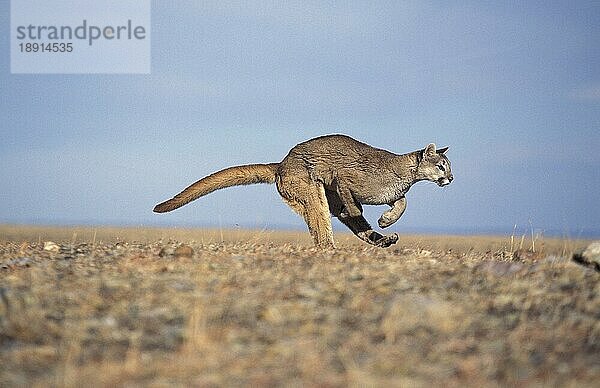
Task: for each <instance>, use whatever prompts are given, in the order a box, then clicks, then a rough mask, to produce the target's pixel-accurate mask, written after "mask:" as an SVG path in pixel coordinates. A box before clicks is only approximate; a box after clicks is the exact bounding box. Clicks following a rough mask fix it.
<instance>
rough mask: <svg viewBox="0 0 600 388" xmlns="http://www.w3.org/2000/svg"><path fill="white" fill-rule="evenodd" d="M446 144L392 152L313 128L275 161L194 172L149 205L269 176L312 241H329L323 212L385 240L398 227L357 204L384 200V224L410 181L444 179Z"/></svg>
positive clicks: (391, 239)
mask: <svg viewBox="0 0 600 388" xmlns="http://www.w3.org/2000/svg"><path fill="white" fill-rule="evenodd" d="M447 150H448V147H445V148H441V149H437V150H436V148H435V144H429V145H428V146H427V147H425V149H423V150H419V151H414V152H410V153H408V154H404V155H396V154H394V153H391V152H388V151H385V150H381V149H378V148H374V147H371V146H370V145H368V144H365V143H361V142H359V141H357V140H354V139H352V138H351V137H349V136H345V135H328V136H321V137H317V138H314V139H311V140H308V141H306V142H304V143H300V144H298V145H297V146H295V147H294V148H292V149H291V151H290V152H289V153H288V155H287V156H286V157H285V158H284V159H283V160H282V161H281V163H270V164H250V165H246V166H237V167H230V168H226V169H224V170H221V171H218V172H216V173H214V174H211V175H209V176H207V177H205V178H202V179H200V180H199V181H198V182H196V183H194V184H192V185H191V186H189V187H188V188H186V189H185V190H183V191H182V192H181V193H179V194H177V195H176V196H175V197H173V198H172V199H169V200H168V201H165V202H163V203H160V204H158V205H156V207H155V208H154V211H155V212H157V213H164V212H168V211H171V210H174V209H177V208H178V207H181V206H183V205H185V204H186V203H188V202H191V201H193V200H195V199H197V198H200V197H202V196H204V195H206V194H209V193H212V192H213V191H215V190H218V189H222V188H225V187H231V186H237V185H248V184H251V183H275V184H276V185H277V191H278V192H279V194H280V195H281V197H282V198H283V200H284V201H285V202H286V203H287V204H288V205H289V206H290V207H291V208H292V209H293V210H294V211H296V212H297V213H298V214H300V215H301V216H302V217H303V218H304V221H306V224H307V225H308V230H309V231H310V234H311V236H312V238H313V240H314V243H315V245H316V246H317V247H321V248H334V243H333V233H332V230H331V218H330V216H329V213H330V212H331V214H333V215H334V216H335V217H337V218H338V219H339V220H340V221H341V222H342V223H343V224H344V225H346V226H347V227H348V228H349V229H350V230H351V231H352V232H353V233H354V234H355V235H356V236H357V237H358V238H360V239H361V240H363V241H365V242H367V243H369V244H372V245H375V246H379V247H388V246H390V245H392V244H395V243H396V241H398V235H397V234H396V233H393V234H391V235H387V236H386V235H381V234H380V233H378V232H376V231H374V230H373V229H372V228H371V225H369V223H368V222H367V220H365V218H364V217H363V215H362V205H363V204H364V205H383V204H388V205H389V206H391V209H389V210H387V211H385V212H384V213H383V214H382V215H381V217H380V218H379V220H378V224H379V226H380V227H381V228H387V227H388V226H390V225H392V224H393V223H394V222H396V221H398V219H399V218H400V216H402V213H404V210H405V209H406V198H405V197H404V196H405V194H406V192H407V191H408V189H410V187H411V186H412V185H413V184H414V183H415V182H418V181H422V180H428V181H432V182H435V183H437V184H438V185H439V186H440V187H441V186H446V185H448V184H450V182H452V179H454V177H453V176H452V172H451V171H450V161H449V160H448V158H447V157H446V155H444V154H445V153H446V151H447Z"/></svg>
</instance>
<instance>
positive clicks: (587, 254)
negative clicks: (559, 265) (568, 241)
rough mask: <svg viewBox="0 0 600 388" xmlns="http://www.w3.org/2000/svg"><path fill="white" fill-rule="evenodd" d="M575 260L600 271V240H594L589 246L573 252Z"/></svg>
mask: <svg viewBox="0 0 600 388" xmlns="http://www.w3.org/2000/svg"><path fill="white" fill-rule="evenodd" d="M573 260H574V261H576V262H578V263H580V264H583V265H586V266H589V267H593V268H595V269H596V271H600V241H594V242H593V243H591V244H590V245H588V246H587V248H585V249H583V250H581V251H579V252H576V253H575V254H573Z"/></svg>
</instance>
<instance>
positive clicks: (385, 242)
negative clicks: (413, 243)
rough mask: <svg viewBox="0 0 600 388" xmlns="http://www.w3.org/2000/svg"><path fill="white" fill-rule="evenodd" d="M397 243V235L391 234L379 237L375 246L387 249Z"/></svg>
mask: <svg viewBox="0 0 600 388" xmlns="http://www.w3.org/2000/svg"><path fill="white" fill-rule="evenodd" d="M396 242H398V234H397V233H392V234H389V235H387V236H383V237H381V238H380V239H379V240H377V241H375V245H377V246H378V247H381V248H387V247H389V246H390V245H394V244H396Z"/></svg>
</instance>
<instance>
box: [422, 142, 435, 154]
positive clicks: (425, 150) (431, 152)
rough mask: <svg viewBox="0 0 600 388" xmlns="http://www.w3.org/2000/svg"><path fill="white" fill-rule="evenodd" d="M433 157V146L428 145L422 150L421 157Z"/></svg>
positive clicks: (431, 144)
mask: <svg viewBox="0 0 600 388" xmlns="http://www.w3.org/2000/svg"><path fill="white" fill-rule="evenodd" d="M434 155H435V144H433V143H430V144H429V145H428V146H427V147H425V149H424V150H423V156H424V157H426V158H427V157H431V156H434Z"/></svg>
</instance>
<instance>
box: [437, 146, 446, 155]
mask: <svg viewBox="0 0 600 388" xmlns="http://www.w3.org/2000/svg"><path fill="white" fill-rule="evenodd" d="M446 151H448V147H444V148H438V149H437V151H436V152H437V153H438V154H445V153H446Z"/></svg>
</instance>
